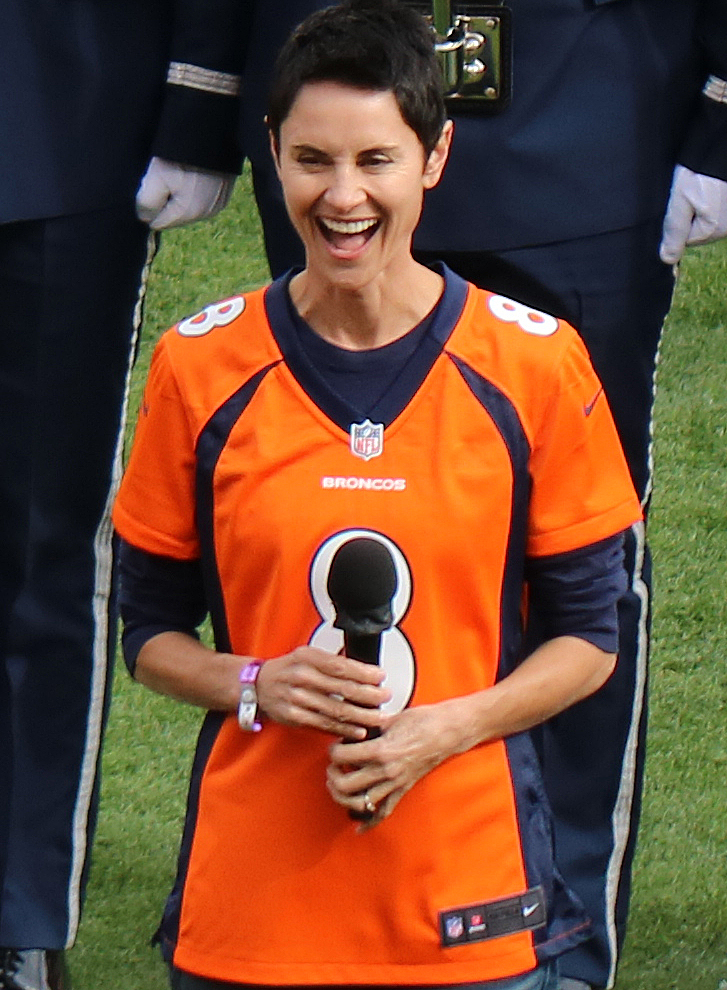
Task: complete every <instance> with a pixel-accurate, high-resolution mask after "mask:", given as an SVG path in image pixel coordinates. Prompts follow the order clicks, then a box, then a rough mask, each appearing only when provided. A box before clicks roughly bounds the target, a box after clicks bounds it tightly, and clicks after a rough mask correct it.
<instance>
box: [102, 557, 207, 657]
mask: <svg viewBox="0 0 727 990" xmlns="http://www.w3.org/2000/svg"><path fill="white" fill-rule="evenodd" d="M119 610H120V613H121V619H122V621H123V624H124V629H123V633H122V636H121V645H122V649H123V653H124V660H125V662H126V666H127V667H128V668H129V673H130V674H131V675H132V676H133V674H134V671H135V669H136V659H137V657H138V656H139V651H140V650H141V648H142V646H143V645H144V643H146V642H147V641H148V640H150V639H151V638H152V636H156V635H157V634H158V633H162V632H182V633H187V634H188V635H189V636H194V637H197V626H199V625H200V624H201V623H202V622H203V621H204V619H205V616H206V615H207V605H206V602H205V596H204V587H203V583H202V568H201V566H200V562H199V560H175V559H173V558H172V557H162V556H159V555H157V554H153V553H147V552H146V551H145V550H139V549H138V548H137V547H135V546H132V545H131V544H130V543H127V542H126V540H121V541H120V546H119Z"/></svg>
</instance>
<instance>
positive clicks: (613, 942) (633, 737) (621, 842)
mask: <svg viewBox="0 0 727 990" xmlns="http://www.w3.org/2000/svg"><path fill="white" fill-rule="evenodd" d="M631 532H632V534H633V537H634V540H635V542H636V550H635V555H634V575H633V580H632V583H631V590H632V591H633V592H634V594H635V595H636V596H637V597H638V599H639V601H640V602H641V611H640V614H639V629H638V642H637V644H636V674H635V676H636V683H635V685H634V701H633V708H632V711H631V725H630V728H629V735H628V739H627V742H626V748H625V751H624V761H623V766H622V768H621V784H620V787H619V792H618V797H617V798H616V805H615V807H614V810H613V816H612V818H611V823H612V829H613V852H612V853H611V858H610V860H609V864H608V872H607V874H606V923H607V925H608V943H609V950H610V957H611V966H610V970H609V977H608V983H607V986H608V987H612V986H613V984H614V980H615V978H616V965H617V962H618V939H617V932H616V900H617V897H618V890H619V885H620V880H621V871H622V869H623V862H624V857H625V855H626V847H627V845H628V841H629V837H630V835H631V814H632V809H633V804H634V794H635V789H636V768H637V765H638V761H637V755H638V748H639V725H640V723H641V715H642V712H643V710H644V700H645V692H646V669H647V655H648V628H647V622H648V615H649V588H648V586H647V585H646V583H645V581H644V580H643V577H642V574H643V568H644V551H645V548H646V537H645V530H644V524H643V522H639V523H635V525H634V526H632V527H631Z"/></svg>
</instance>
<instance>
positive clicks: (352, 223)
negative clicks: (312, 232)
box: [321, 217, 378, 234]
mask: <svg viewBox="0 0 727 990" xmlns="http://www.w3.org/2000/svg"><path fill="white" fill-rule="evenodd" d="M321 223H322V224H323V226H324V227H326V228H327V229H328V230H331V231H333V233H334V234H362V233H363V232H364V231H365V230H370V229H371V227H374V226H375V225H376V224H377V223H378V220H329V219H328V218H327V217H321Z"/></svg>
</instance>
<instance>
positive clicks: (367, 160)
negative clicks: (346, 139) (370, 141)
mask: <svg viewBox="0 0 727 990" xmlns="http://www.w3.org/2000/svg"><path fill="white" fill-rule="evenodd" d="M391 162H392V158H391V155H389V154H387V153H386V152H385V151H367V152H365V153H364V154H363V155H361V156H360V157H359V160H358V164H359V167H360V168H370V169H374V170H375V169H379V168H381V167H382V166H383V165H390V164H391Z"/></svg>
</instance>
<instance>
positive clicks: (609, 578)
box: [119, 533, 626, 675]
mask: <svg viewBox="0 0 727 990" xmlns="http://www.w3.org/2000/svg"><path fill="white" fill-rule="evenodd" d="M119 570H120V591H119V604H120V609H121V617H122V619H123V622H124V632H123V636H122V645H123V651H124V659H125V661H126V665H127V667H128V668H129V671H130V672H131V674H132V675H133V673H134V670H135V667H136V660H137V657H138V655H139V651H140V650H141V648H142V646H143V645H144V644H145V643H146V642H147V641H148V640H149V639H151V638H152V636H156V635H157V634H158V633H161V632H170V631H174V632H182V633H187V634H188V635H190V636H196V635H197V627H198V626H199V625H200V623H201V622H202V621H203V620H204V618H205V616H206V614H207V606H206V604H205V598H204V588H203V583H202V570H201V567H200V562H199V561H198V560H192V561H189V560H174V559H172V558H170V557H162V556H158V555H157V554H151V553H147V552H146V551H144V550H140V549H138V548H137V547H134V546H132V545H131V544H130V543H127V542H126V541H124V540H122V541H121V546H120V553H119ZM526 577H527V580H528V583H529V587H530V604H531V610H532V612H534V613H535V614H537V616H538V623H539V627H538V628H539V638H540V640H541V641H544V640H546V639H552V638H554V637H556V636H577V637H578V638H580V639H585V640H587V641H588V642H590V643H593V644H594V646H597V647H599V648H600V649H602V650H604V651H605V652H607V653H616V652H617V650H618V621H617V615H616V603H617V602H618V599H619V598H620V597H621V595H622V594H623V592H624V590H625V588H626V576H625V571H624V567H623V534H621V533H619V534H618V535H617V536H613V537H611V538H609V539H607V540H602V541H601V542H599V543H595V544H592V545H590V546H587V547H582V548H581V549H578V550H573V551H571V552H569V553H563V554H558V555H557V556H553V557H538V558H531V559H530V560H529V561H528V565H527V574H526Z"/></svg>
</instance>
